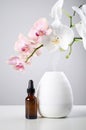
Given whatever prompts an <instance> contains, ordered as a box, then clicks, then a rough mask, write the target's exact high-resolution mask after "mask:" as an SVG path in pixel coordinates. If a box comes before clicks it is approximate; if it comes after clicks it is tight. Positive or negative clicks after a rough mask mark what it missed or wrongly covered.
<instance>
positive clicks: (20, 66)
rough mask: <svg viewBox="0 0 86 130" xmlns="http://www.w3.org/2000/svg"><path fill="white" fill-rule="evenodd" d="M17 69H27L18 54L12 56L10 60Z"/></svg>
mask: <svg viewBox="0 0 86 130" xmlns="http://www.w3.org/2000/svg"><path fill="white" fill-rule="evenodd" d="M8 63H9V64H10V65H12V66H13V67H14V68H15V69H16V70H19V71H23V70H24V69H25V67H24V62H23V61H22V60H21V59H20V58H19V57H17V56H14V57H11V58H10V59H9V61H8Z"/></svg>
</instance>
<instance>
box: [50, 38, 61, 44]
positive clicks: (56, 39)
mask: <svg viewBox="0 0 86 130" xmlns="http://www.w3.org/2000/svg"><path fill="white" fill-rule="evenodd" d="M51 42H52V43H53V44H59V43H60V40H59V38H58V37H55V38H53V39H52V41H51Z"/></svg>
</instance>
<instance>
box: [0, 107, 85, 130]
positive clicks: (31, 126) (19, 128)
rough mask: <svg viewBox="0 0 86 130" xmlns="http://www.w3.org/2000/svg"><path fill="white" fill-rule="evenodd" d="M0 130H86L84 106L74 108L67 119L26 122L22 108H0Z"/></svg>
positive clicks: (40, 119)
mask: <svg viewBox="0 0 86 130" xmlns="http://www.w3.org/2000/svg"><path fill="white" fill-rule="evenodd" d="M0 130H86V106H74V107H73V110H72V112H71V113H70V115H69V117H67V118H60V119H48V118H38V119H37V120H27V119H25V116H24V106H0Z"/></svg>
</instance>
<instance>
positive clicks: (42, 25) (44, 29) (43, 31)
mask: <svg viewBox="0 0 86 130" xmlns="http://www.w3.org/2000/svg"><path fill="white" fill-rule="evenodd" d="M51 32H52V30H51V28H49V25H48V22H47V20H46V19H45V18H41V19H39V20H38V21H37V22H36V23H34V25H33V27H32V28H31V30H30V32H29V33H28V36H29V38H31V39H33V40H35V41H37V42H40V41H41V40H42V39H41V37H42V36H44V35H49V34H50V33H51Z"/></svg>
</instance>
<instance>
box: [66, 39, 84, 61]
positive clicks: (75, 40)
mask: <svg viewBox="0 0 86 130" xmlns="http://www.w3.org/2000/svg"><path fill="white" fill-rule="evenodd" d="M81 40H82V38H81V37H74V39H73V41H72V43H71V44H70V45H69V48H70V49H69V53H68V54H67V55H66V58H67V59H68V58H69V57H70V55H71V54H72V46H73V43H74V42H79V41H81Z"/></svg>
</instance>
